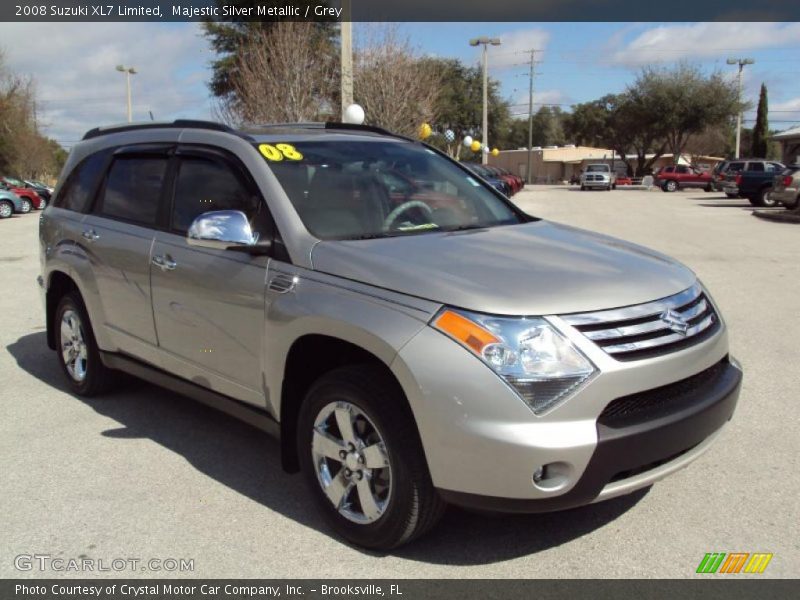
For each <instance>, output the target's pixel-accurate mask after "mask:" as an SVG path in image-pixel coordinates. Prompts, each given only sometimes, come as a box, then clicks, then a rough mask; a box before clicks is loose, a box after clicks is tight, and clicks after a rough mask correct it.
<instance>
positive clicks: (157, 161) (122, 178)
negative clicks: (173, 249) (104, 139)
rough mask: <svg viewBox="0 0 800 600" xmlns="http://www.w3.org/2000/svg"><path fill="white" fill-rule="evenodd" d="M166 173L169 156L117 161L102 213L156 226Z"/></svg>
mask: <svg viewBox="0 0 800 600" xmlns="http://www.w3.org/2000/svg"><path fill="white" fill-rule="evenodd" d="M166 172H167V159H166V157H160V156H158V157H157V156H131V157H127V156H123V157H119V158H117V159H115V160H114V163H113V164H112V165H111V169H110V170H109V172H108V177H107V179H106V185H105V190H104V192H103V198H102V201H101V203H100V208H99V212H100V214H102V215H105V216H108V217H112V218H115V219H123V220H126V221H133V222H134V223H140V224H142V225H146V226H147V225H150V226H152V225H155V224H156V221H157V219H158V205H159V201H160V199H161V187H162V184H163V182H164V175H165V174H166Z"/></svg>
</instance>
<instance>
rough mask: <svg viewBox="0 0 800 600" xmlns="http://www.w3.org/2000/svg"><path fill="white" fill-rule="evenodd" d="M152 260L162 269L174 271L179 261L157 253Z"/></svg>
mask: <svg viewBox="0 0 800 600" xmlns="http://www.w3.org/2000/svg"><path fill="white" fill-rule="evenodd" d="M150 262H152V263H153V264H154V265H155V266H157V267H158V268H159V269H161V270H162V271H174V270H175V267H177V266H178V263H176V262H175V261H174V260H172V259H171V258H170V257H169V256H161V255H160V254H156V255H155V256H154V257H153V258H152V259H150Z"/></svg>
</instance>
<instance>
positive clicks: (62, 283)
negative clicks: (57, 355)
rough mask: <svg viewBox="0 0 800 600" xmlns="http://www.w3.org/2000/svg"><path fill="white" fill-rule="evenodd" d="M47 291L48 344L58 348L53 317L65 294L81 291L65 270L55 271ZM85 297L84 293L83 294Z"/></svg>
mask: <svg viewBox="0 0 800 600" xmlns="http://www.w3.org/2000/svg"><path fill="white" fill-rule="evenodd" d="M46 289H47V292H46V293H45V319H46V324H47V346H48V348H50V349H51V350H55V349H56V339H55V330H54V329H53V318H54V316H55V314H56V308H58V303H59V301H60V300H61V298H63V297H64V294H66V293H68V292H72V291H75V292H78V294H80V293H81V291H80V289H79V288H78V284H77V283H76V282H75V280H74V279H72V277H70V276H69V275H68V274H67V273H65V272H64V271H53V272H52V273H50V276H49V278H48V281H47V288H46ZM81 297H83V295H81Z"/></svg>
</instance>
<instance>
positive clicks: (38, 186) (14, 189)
mask: <svg viewBox="0 0 800 600" xmlns="http://www.w3.org/2000/svg"><path fill="white" fill-rule="evenodd" d="M52 193H53V188H51V187H49V186H47V185H45V184H43V183H41V182H38V181H32V180H31V181H28V180H21V179H15V178H14V177H7V176H3V177H0V219H8V218H9V217H10V216H11V215H13V214H14V213H19V214H26V213H29V212H31V210H33V209H36V210H44V208H45V207H46V206H47V204H48V203H49V202H50V195H51V194H52Z"/></svg>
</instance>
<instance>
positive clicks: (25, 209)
mask: <svg viewBox="0 0 800 600" xmlns="http://www.w3.org/2000/svg"><path fill="white" fill-rule="evenodd" d="M19 204H20V207H19V212H21V213H22V214H23V215H27V214H28V213H29V212H31V208H33V205H32V204H31V201H30V200H28V199H27V198H20V203H19Z"/></svg>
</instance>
